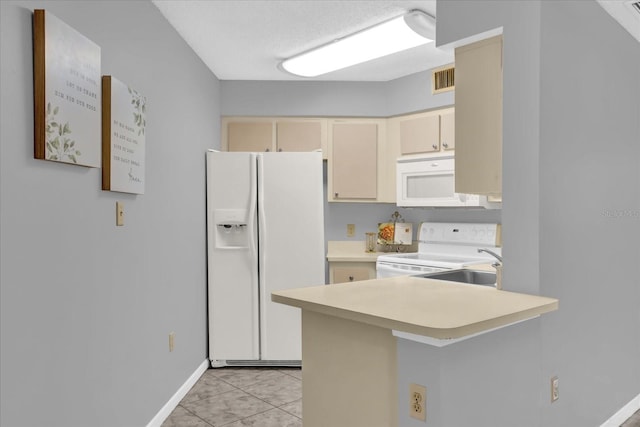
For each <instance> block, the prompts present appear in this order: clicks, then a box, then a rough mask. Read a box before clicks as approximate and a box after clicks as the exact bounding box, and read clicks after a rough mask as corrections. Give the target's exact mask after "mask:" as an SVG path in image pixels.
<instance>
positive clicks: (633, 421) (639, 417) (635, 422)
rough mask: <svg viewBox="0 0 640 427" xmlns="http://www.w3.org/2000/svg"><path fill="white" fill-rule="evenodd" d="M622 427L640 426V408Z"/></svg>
mask: <svg viewBox="0 0 640 427" xmlns="http://www.w3.org/2000/svg"><path fill="white" fill-rule="evenodd" d="M620 427H640V410H638V411H636V413H635V414H633V415H631V418H629V419H628V420H627V421H625V422H624V423H623V424H622V425H621V426H620Z"/></svg>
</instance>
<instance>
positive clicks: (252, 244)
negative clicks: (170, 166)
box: [248, 153, 261, 359]
mask: <svg viewBox="0 0 640 427" xmlns="http://www.w3.org/2000/svg"><path fill="white" fill-rule="evenodd" d="M249 161H250V164H251V168H250V170H251V172H250V179H251V185H250V190H249V220H248V223H249V230H248V232H249V248H250V249H249V250H250V251H251V255H250V256H251V260H252V261H253V265H254V266H257V265H258V261H259V260H258V230H256V228H257V227H256V225H257V223H256V216H257V211H258V181H257V180H258V170H257V169H258V160H257V158H256V155H255V154H253V153H251V155H250V156H249ZM251 283H252V285H253V286H254V289H257V292H256V294H254V295H256V298H254V300H253V313H254V316H256V317H257V319H256V320H257V322H256V323H257V329H258V331H257V333H256V334H255V335H254V337H253V338H254V341H253V348H254V349H256V350H257V355H258V359H260V358H261V356H260V339H261V337H260V334H261V332H260V321H261V319H260V298H261V295H260V288H259V284H260V276H259V272H258V271H257V268H255V267H254V268H253V269H252V271H251Z"/></svg>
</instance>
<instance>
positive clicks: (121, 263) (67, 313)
mask: <svg viewBox="0 0 640 427" xmlns="http://www.w3.org/2000/svg"><path fill="white" fill-rule="evenodd" d="M0 8H1V9H0V10H1V22H2V25H1V37H0V42H1V46H2V50H1V54H2V56H1V61H0V63H1V73H0V74H1V77H0V78H1V80H0V82H1V86H0V87H1V90H2V96H1V107H2V109H1V113H0V120H1V124H0V132H1V133H0V135H1V142H0V150H1V154H0V166H1V169H0V189H1V191H0V206H1V219H0V226H1V234H2V240H1V246H0V248H1V256H0V278H1V292H2V297H1V304H2V306H1V307H2V308H1V316H2V317H1V328H2V329H1V331H2V333H1V340H2V342H1V346H0V348H1V352H2V353H1V358H0V359H1V368H2V373H1V376H2V389H1V396H2V401H1V402H2V403H1V408H0V414H1V415H0V416H1V418H0V419H1V422H0V424H2V425H3V426H7V427H9V426H11V427H16V426H64V427H69V426H89V425H90V426H108V427H115V426H127V427H129V426H143V425H146V424H147V423H148V422H149V421H150V420H151V418H152V417H153V416H154V415H155V414H156V413H157V412H158V411H159V410H160V408H161V407H162V406H163V405H164V404H165V403H166V402H167V401H168V400H169V398H170V397H171V396H172V395H173V394H174V393H175V392H176V390H177V389H178V388H179V387H180V385H182V384H183V383H184V381H185V380H186V379H187V378H188V377H189V375H191V374H192V373H193V372H194V371H195V369H196V368H197V367H198V366H199V365H200V364H201V363H202V362H203V361H205V359H206V357H207V356H206V355H207V350H206V343H207V335H206V298H205V296H206V258H205V251H206V245H205V238H206V233H205V181H204V152H205V149H207V148H209V147H212V146H219V142H218V140H219V134H220V132H219V120H218V117H219V115H220V109H219V99H220V94H219V91H220V84H219V82H218V80H217V79H216V78H215V76H214V75H213V74H212V73H211V72H210V71H209V70H208V69H207V68H206V67H205V66H204V64H203V63H202V62H201V61H200V60H199V59H198V58H197V57H196V55H195V54H194V53H193V52H192V51H191V49H189V48H188V47H187V45H186V44H185V42H184V41H183V40H182V39H181V38H180V37H179V36H178V34H177V33H176V32H175V31H174V30H173V28H172V27H170V25H169V24H168V23H167V22H166V20H165V19H164V18H163V17H162V15H161V14H160V12H159V11H158V10H157V9H156V8H155V7H154V6H153V5H152V4H151V3H150V2H146V1H144V2H142V1H135V2H109V1H104V2H96V1H85V2H76V1H73V2H54V1H47V2H5V1H3V2H0ZM34 8H45V9H46V10H48V11H49V12H51V13H53V14H54V15H56V16H57V17H58V18H60V19H62V20H63V21H65V22H66V23H68V24H69V25H71V26H72V27H74V28H75V29H77V30H78V31H79V32H81V33H82V34H84V35H85V36H87V37H88V38H90V39H91V40H93V41H94V42H95V43H97V44H98V45H100V46H101V48H102V73H103V74H112V75H114V76H115V77H117V78H118V79H120V80H122V81H123V82H126V83H128V84H130V85H131V86H133V87H135V88H137V89H138V90H140V92H141V93H143V94H144V95H146V96H147V99H148V107H149V109H148V122H147V135H146V141H147V148H146V194H144V195H140V196H134V195H126V194H118V193H111V192H104V191H101V190H100V188H101V176H100V169H86V168H82V167H76V166H71V165H65V164H57V163H54V162H46V161H41V160H34V159H33V81H32V75H33V73H32V36H31V29H32V10H33V9H34ZM214 141H215V143H214ZM116 200H119V201H123V202H124V205H125V226H124V227H118V228H116V227H115V201H116ZM171 331H174V332H175V333H176V349H175V350H174V352H172V353H169V351H168V334H169V332H171Z"/></svg>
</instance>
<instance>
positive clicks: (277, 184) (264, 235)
mask: <svg viewBox="0 0 640 427" xmlns="http://www.w3.org/2000/svg"><path fill="white" fill-rule="evenodd" d="M258 176H259V179H258V182H259V185H258V217H259V223H258V229H259V262H260V269H259V270H260V277H261V279H260V283H261V287H260V293H261V310H260V313H261V315H260V318H261V358H262V359H263V360H300V359H301V356H302V351H301V327H300V317H301V316H300V310H299V309H297V308H293V307H289V306H285V305H282V304H276V303H273V302H271V292H273V291H276V290H282V289H290V288H299V287H303V286H313V285H323V284H324V283H325V277H324V215H323V204H324V203H323V202H324V198H323V191H322V154H321V153H319V152H314V153H263V154H261V155H259V157H258Z"/></svg>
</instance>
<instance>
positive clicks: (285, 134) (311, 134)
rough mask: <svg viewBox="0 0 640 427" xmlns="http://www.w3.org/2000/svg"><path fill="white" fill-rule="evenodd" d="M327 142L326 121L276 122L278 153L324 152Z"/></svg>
mask: <svg viewBox="0 0 640 427" xmlns="http://www.w3.org/2000/svg"><path fill="white" fill-rule="evenodd" d="M326 140H327V123H326V120H299V121H291V120H286V121H284V120H278V121H276V149H277V151H315V150H322V149H323V148H324V146H325V145H326Z"/></svg>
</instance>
